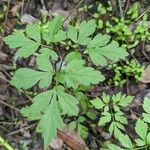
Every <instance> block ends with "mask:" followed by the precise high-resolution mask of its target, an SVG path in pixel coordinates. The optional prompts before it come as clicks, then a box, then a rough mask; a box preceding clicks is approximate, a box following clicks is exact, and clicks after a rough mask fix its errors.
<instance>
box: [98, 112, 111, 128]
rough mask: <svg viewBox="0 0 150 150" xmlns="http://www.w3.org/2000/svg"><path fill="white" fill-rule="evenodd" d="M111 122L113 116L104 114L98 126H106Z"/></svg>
mask: <svg viewBox="0 0 150 150" xmlns="http://www.w3.org/2000/svg"><path fill="white" fill-rule="evenodd" d="M110 121H111V114H110V113H109V112H103V113H102V117H101V118H100V120H99V122H98V125H99V126H104V125H105V124H106V123H108V122H110Z"/></svg>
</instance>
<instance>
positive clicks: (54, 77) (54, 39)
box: [4, 16, 128, 149]
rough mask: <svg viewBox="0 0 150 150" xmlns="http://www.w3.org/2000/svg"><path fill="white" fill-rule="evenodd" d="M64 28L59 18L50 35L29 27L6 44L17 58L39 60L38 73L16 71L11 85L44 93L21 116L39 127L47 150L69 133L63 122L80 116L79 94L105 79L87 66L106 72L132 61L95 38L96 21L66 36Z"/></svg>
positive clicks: (111, 43)
mask: <svg viewBox="0 0 150 150" xmlns="http://www.w3.org/2000/svg"><path fill="white" fill-rule="evenodd" d="M62 26H63V19H62V18H61V17H59V16H58V17H55V18H54V19H53V20H52V21H50V22H48V29H47V30H43V31H42V32H41V30H40V28H39V27H38V26H37V25H35V24H29V25H27V27H26V29H25V31H24V32H19V31H17V32H15V33H13V34H12V35H9V36H7V37H5V39H4V41H5V42H6V44H8V45H9V47H10V48H17V49H18V51H17V52H16V56H17V57H23V58H28V57H29V56H32V55H35V54H36V55H35V56H36V64H35V66H34V68H19V69H17V71H16V72H15V74H14V76H13V78H12V80H11V84H12V85H13V86H15V87H16V88H18V89H24V90H32V89H31V88H32V87H33V86H38V87H39V89H41V90H40V91H41V93H38V94H37V95H36V96H35V97H34V98H33V100H32V103H33V104H32V105H31V106H26V107H24V108H22V110H21V113H22V114H23V116H25V117H27V118H28V120H29V121H34V120H37V121H39V123H38V126H37V128H36V131H37V132H40V133H42V137H43V139H44V147H45V149H47V147H48V146H49V144H50V142H51V141H52V139H53V138H55V137H56V135H57V129H60V130H61V129H62V128H63V127H64V121H63V118H64V119H65V118H66V117H70V116H78V113H79V108H80V99H79V98H77V97H76V91H78V92H79V91H81V92H82V89H86V88H81V87H90V86H92V85H93V86H94V85H96V84H99V83H100V82H102V81H103V80H104V79H105V78H104V76H103V75H102V74H101V72H100V71H99V70H95V69H94V68H93V67H89V66H88V64H89V63H90V64H91V62H93V64H94V65H96V66H98V65H100V66H104V65H107V64H108V60H109V62H116V61H118V60H120V59H125V57H126V56H127V55H128V53H127V52H126V51H125V49H123V48H121V47H119V44H118V43H117V42H115V41H112V40H111V37H110V36H109V35H106V34H105V35H102V34H96V35H95V36H93V33H94V32H95V29H96V23H95V20H89V21H87V22H86V21H82V22H81V24H80V25H79V27H78V28H76V27H74V26H69V28H68V30H67V31H64V30H63V28H62ZM66 40H71V41H72V42H73V43H75V44H78V45H79V48H77V49H74V48H70V49H69V51H66V50H65V47H64V49H63V48H62V46H63V45H62V44H61V42H62V41H66ZM58 47H61V48H60V49H58ZM84 58H89V59H85V60H84ZM87 60H88V61H87ZM84 91H85V90H84ZM82 103H83V102H82ZM62 116H63V118H62ZM79 122H81V121H79Z"/></svg>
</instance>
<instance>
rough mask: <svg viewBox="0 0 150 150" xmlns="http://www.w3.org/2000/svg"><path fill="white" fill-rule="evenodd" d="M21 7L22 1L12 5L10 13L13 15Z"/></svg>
mask: <svg viewBox="0 0 150 150" xmlns="http://www.w3.org/2000/svg"><path fill="white" fill-rule="evenodd" d="M21 7H22V2H19V3H18V4H16V5H15V6H14V7H12V9H11V10H10V12H11V13H12V15H13V16H15V15H16V14H17V12H18V11H19V10H20V8H21Z"/></svg>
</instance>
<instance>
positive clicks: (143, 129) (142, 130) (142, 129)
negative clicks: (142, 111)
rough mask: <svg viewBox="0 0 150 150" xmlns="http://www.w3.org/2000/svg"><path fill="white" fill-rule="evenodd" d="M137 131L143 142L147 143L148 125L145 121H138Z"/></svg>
mask: <svg viewBox="0 0 150 150" xmlns="http://www.w3.org/2000/svg"><path fill="white" fill-rule="evenodd" d="M135 131H136V133H137V134H138V135H139V136H140V138H141V139H142V140H143V141H146V137H147V132H148V125H147V123H145V122H144V121H143V120H140V119H139V120H138V121H137V122H136V124H135Z"/></svg>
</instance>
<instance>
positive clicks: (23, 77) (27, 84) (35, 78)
mask: <svg viewBox="0 0 150 150" xmlns="http://www.w3.org/2000/svg"><path fill="white" fill-rule="evenodd" d="M52 75H53V74H52V72H42V71H35V70H32V69H28V68H21V69H18V70H17V71H16V72H15V74H14V76H13V78H12V80H11V84H12V85H13V86H15V87H16V88H18V89H20V88H23V89H29V88H31V87H32V86H34V85H35V84H36V83H37V82H39V81H40V82H39V87H40V88H45V87H48V86H49V85H50V84H51V80H52Z"/></svg>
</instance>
